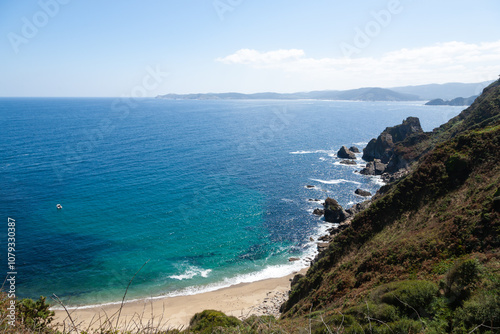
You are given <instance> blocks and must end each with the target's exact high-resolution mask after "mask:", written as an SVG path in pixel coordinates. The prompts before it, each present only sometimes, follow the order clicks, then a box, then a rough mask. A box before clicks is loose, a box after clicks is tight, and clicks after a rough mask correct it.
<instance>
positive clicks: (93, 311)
mask: <svg viewBox="0 0 500 334" xmlns="http://www.w3.org/2000/svg"><path fill="white" fill-rule="evenodd" d="M306 271H307V269H303V270H302V271H300V273H305V272H306ZM295 274H297V273H295ZM295 274H292V275H289V276H286V277H281V278H272V279H266V280H261V281H257V282H252V283H242V284H238V285H234V286H231V287H228V288H223V289H220V290H217V291H211V292H206V293H200V294H197V295H192V296H179V297H168V298H161V299H153V300H151V299H144V300H139V301H134V302H129V303H125V304H124V306H123V309H122V310H121V314H120V318H119V327H120V328H122V329H136V328H137V327H139V328H143V327H145V326H150V325H152V326H155V327H160V328H162V329H166V328H168V327H169V328H185V327H187V326H188V325H189V320H190V319H191V317H192V316H193V315H194V314H195V313H197V312H201V311H203V310H207V309H214V310H219V311H222V312H224V313H225V314H227V315H233V316H235V317H238V318H240V319H241V318H246V317H248V316H250V315H252V314H257V315H263V314H272V315H275V316H277V315H278V314H279V305H280V304H281V303H282V302H283V301H284V300H285V299H286V298H287V295H288V291H289V290H290V280H291V278H293V276H295ZM119 308H120V305H103V306H97V307H93V308H82V309H70V310H68V311H69V313H70V315H71V319H72V320H73V323H74V324H75V325H76V326H77V327H78V328H79V329H81V330H83V329H87V328H89V329H91V328H99V327H103V326H104V327H106V326H109V323H112V324H113V326H115V325H116V322H117V313H118V311H119ZM55 313H56V315H55V320H54V323H60V324H61V326H65V328H72V326H73V325H72V323H71V320H70V319H69V317H68V315H67V313H66V312H65V311H64V310H55ZM106 319H111V321H108V322H107V321H106ZM106 323H108V325H106ZM106 328H107V327H106Z"/></svg>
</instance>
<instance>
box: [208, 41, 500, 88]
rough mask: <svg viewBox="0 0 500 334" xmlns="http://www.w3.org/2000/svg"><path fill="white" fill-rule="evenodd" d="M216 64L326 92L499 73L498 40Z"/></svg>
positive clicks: (244, 54) (280, 53)
mask: <svg viewBox="0 0 500 334" xmlns="http://www.w3.org/2000/svg"><path fill="white" fill-rule="evenodd" d="M216 60H217V61H218V62H221V63H224V64H242V65H246V66H250V67H252V68H255V69H266V70H278V71H282V72H284V74H285V75H284V76H283V77H284V78H285V77H286V78H287V79H286V80H290V75H292V78H293V79H295V80H303V81H304V82H306V81H309V82H316V83H318V84H319V83H322V84H324V86H323V88H324V89H330V88H331V89H339V88H353V87H361V86H385V87H389V86H395V85H405V84H424V83H431V82H437V83H443V82H450V81H459V82H478V81H486V80H489V79H493V78H495V77H496V75H498V74H500V40H499V41H495V42H484V43H478V44H472V43H464V42H456V41H453V42H446V43H439V44H435V45H431V46H426V47H421V48H413V49H406V48H405V49H400V50H395V51H390V52H387V53H385V54H383V55H381V56H380V57H353V58H344V57H341V58H319V59H318V58H310V57H306V54H305V52H304V51H303V50H299V49H290V50H276V51H268V52H260V51H257V50H251V49H242V50H239V51H237V52H235V53H234V54H231V55H228V56H226V57H223V58H218V59H216ZM342 84H343V86H342ZM325 85H326V86H325ZM332 86H335V87H332ZM318 88H320V87H318V85H316V87H314V89H318ZM306 89H307V88H306Z"/></svg>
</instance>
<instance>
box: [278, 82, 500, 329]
mask: <svg viewBox="0 0 500 334" xmlns="http://www.w3.org/2000/svg"><path fill="white" fill-rule="evenodd" d="M371 143H372V142H371ZM369 146H370V147H367V149H366V150H365V155H364V158H367V159H381V160H382V161H386V162H387V163H389V164H390V163H391V161H392V160H393V159H394V156H397V157H398V158H399V159H404V160H405V163H407V164H408V163H411V162H412V161H414V160H415V159H417V160H418V161H416V162H415V165H414V166H413V167H412V171H411V173H410V174H408V175H407V176H406V177H404V178H402V179H400V180H398V181H396V183H394V184H391V185H390V186H387V187H385V189H384V195H378V196H377V197H378V198H376V199H375V200H374V202H373V203H372V205H371V206H370V207H369V208H368V209H366V210H364V211H362V212H361V213H359V214H358V215H357V216H356V217H355V218H354V219H353V220H352V222H351V225H350V227H348V228H347V229H345V230H344V231H342V232H341V233H339V234H338V235H337V236H336V237H335V239H334V240H333V241H332V242H331V243H330V245H329V247H328V248H327V249H326V250H325V251H324V253H323V254H322V256H321V259H320V260H319V261H317V262H316V263H315V264H314V265H313V266H312V267H311V268H310V269H309V271H308V272H307V275H306V276H305V277H303V278H301V279H300V280H299V281H298V282H297V283H296V284H295V285H294V287H293V288H292V291H291V294H290V298H289V300H288V301H287V302H286V303H285V304H284V305H283V307H282V310H283V311H285V312H286V313H285V317H287V318H296V317H297V316H300V315H301V314H309V313H310V312H311V311H318V312H320V311H321V312H322V313H321V314H323V315H322V321H323V320H325V321H326V323H330V326H336V325H339V324H340V320H342V321H344V320H345V319H344V318H343V317H340V313H339V312H343V313H342V314H344V315H345V314H347V315H348V316H347V317H351V318H349V321H350V324H351V325H352V326H359V328H358V327H356V328H358V329H357V330H358V331H359V332H362V329H363V326H366V329H368V325H369V326H370V327H369V328H370V329H372V326H375V323H372V322H370V323H368V321H367V320H366V319H367V315H366V314H367V312H368V313H369V312H370V309H372V310H374V311H373V312H376V311H375V310H379V311H380V310H386V311H387V312H389V310H390V312H392V313H390V312H389V313H390V315H387V314H379V315H378V317H379V318H378V319H377V320H380V321H383V322H385V323H386V325H387V326H388V327H389V328H392V329H391V330H393V332H398V330H402V329H401V328H403V327H404V326H406V327H404V329H403V331H405V332H408V331H424V330H427V329H429V330H430V329H431V328H432V330H434V331H437V332H455V333H462V332H469V331H471V330H472V329H474V328H475V327H476V326H479V327H478V328H477V329H476V330H477V332H487V330H488V328H490V330H491V328H493V327H500V316H499V314H500V297H499V296H500V283H499V282H500V254H499V253H500V252H499V246H500V237H499V232H500V212H499V207H500V204H499V203H500V164H499V163H500V154H499V152H500V81H497V82H494V83H493V84H492V85H490V86H489V87H487V88H486V89H485V90H484V92H483V94H482V95H481V96H480V97H479V98H478V99H476V101H475V102H474V103H473V105H472V106H471V107H469V108H468V109H466V110H464V111H463V112H462V113H461V114H460V115H458V116H457V117H455V118H453V119H452V120H450V121H449V122H448V123H446V124H444V125H443V126H441V127H440V128H438V129H436V130H435V131H433V132H432V133H427V134H424V133H423V132H422V130H421V128H420V124H419V122H418V119H417V120H415V119H413V118H412V119H407V120H406V121H405V122H403V125H401V126H399V127H393V128H387V129H386V130H385V131H384V132H383V133H382V135H381V136H379V138H377V139H376V140H375V142H373V143H372V144H371V145H370V144H369ZM466 273H467V274H466ZM410 279H412V281H410ZM390 282H394V283H390ZM398 282H399V283H398ZM460 282H461V283H460ZM389 283H390V284H389ZM391 284H392V285H391ZM454 284H455V285H454ZM457 284H458V285H457ZM381 289H382V290H381ZM390 291H393V292H391V293H389V292H390ZM398 291H399V292H398ZM405 291H406V292H405ZM452 291H454V292H452ZM387 293H389V294H387ZM391 294H392V295H391ZM384 296H385V297H384ZM412 296H413V297H412ZM488 296H496V297H488ZM424 297H425V298H424ZM395 298H396V299H395ZM365 304H366V305H365ZM411 304H413V305H411ZM369 305H370V306H369ZM374 305H375V306H376V307H374ZM478 305H479V306H478ZM481 305H482V306H481ZM480 306H481V307H480ZM410 308H411V309H413V310H415V311H416V312H417V314H418V315H419V317H418V318H417V317H416V316H415V312H413V311H411V309H410ZM481 308H482V309H484V308H486V309H489V310H490V311H488V312H483V313H480V311H479V309H481ZM412 312H413V313H412ZM411 314H413V318H412V316H411ZM445 314H446V315H445ZM420 317H422V318H424V320H423V321H419V319H420ZM346 319H347V318H346ZM363 319H364V320H363ZM403 320H404V321H406V322H405V325H404V324H403V323H402V321H403ZM346 321H347V320H346ZM486 323H488V325H486ZM345 324H346V323H345V322H343V326H346V325H345ZM376 324H377V325H380V322H379V323H376ZM351 325H350V326H351ZM400 325H401V326H403V327H397V326H400ZM412 326H416V327H412ZM481 326H483V327H481ZM486 326H489V327H486ZM382 327H384V326H382V325H381V327H380V328H382ZM353 328H355V327H353ZM360 328H361V329H360ZM397 328H400V329H397ZM412 328H414V329H412ZM415 328H416V329H415ZM394 330H395V331H394ZM381 331H382V332H383V329H381Z"/></svg>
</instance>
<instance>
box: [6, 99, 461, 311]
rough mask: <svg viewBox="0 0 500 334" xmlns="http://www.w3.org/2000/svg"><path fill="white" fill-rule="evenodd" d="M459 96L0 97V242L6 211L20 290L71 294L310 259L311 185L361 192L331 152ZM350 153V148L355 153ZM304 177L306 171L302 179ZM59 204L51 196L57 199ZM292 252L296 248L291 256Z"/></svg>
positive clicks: (131, 295) (145, 292)
mask: <svg viewBox="0 0 500 334" xmlns="http://www.w3.org/2000/svg"><path fill="white" fill-rule="evenodd" d="M462 109H463V108H460V107H449V106H424V105H423V102H345V101H189V100H160V99H152V98H151V99H138V100H134V101H128V100H120V99H113V98H2V99H0V129H1V132H0V142H1V147H0V182H1V183H0V186H1V193H0V214H1V216H0V219H1V221H3V223H2V224H0V238H1V239H0V247H1V248H2V249H1V251H0V253H1V254H2V259H1V261H2V263H1V266H2V268H3V269H2V271H3V272H5V274H6V273H7V271H8V270H7V259H6V256H4V255H5V254H6V253H7V219H8V217H10V218H13V219H15V220H16V269H17V275H16V288H17V291H16V292H17V295H18V296H20V297H32V298H38V297H39V296H40V295H45V296H51V295H52V294H53V293H54V294H56V295H57V296H59V297H60V298H61V299H63V300H64V301H65V302H66V303H67V304H68V305H70V306H76V305H95V304H101V303H109V302H117V301H121V298H122V296H123V293H124V291H125V288H126V287H127V284H128V283H129V281H130V279H131V278H132V277H133V276H134V274H135V273H136V272H137V271H138V270H139V268H141V266H142V265H143V264H144V263H145V262H146V261H149V262H148V263H147V264H146V265H145V266H144V268H143V269H142V270H141V271H140V272H139V273H138V274H137V276H136V277H135V279H134V281H133V283H132V285H131V287H130V289H129V291H128V295H127V299H128V300H131V299H137V298H144V297H158V296H165V295H170V296H174V295H182V294H192V293H197V292H201V291H208V290H214V289H218V288H221V287H224V286H229V285H232V284H236V283H240V282H251V281H255V280H259V279H263V278H269V277H279V276H284V275H287V274H289V273H292V272H293V271H295V270H298V269H300V268H303V267H305V266H306V265H307V258H308V257H313V256H314V252H315V244H314V243H313V242H310V237H311V236H317V235H319V234H321V231H324V230H325V228H326V226H325V223H324V222H322V221H321V219H319V218H318V217H315V216H313V215H312V214H311V212H312V210H313V209H314V208H316V207H319V206H320V204H319V203H317V202H311V201H309V199H319V200H324V199H325V198H326V197H327V196H330V197H334V198H336V199H337V200H338V201H339V203H340V204H341V205H343V206H348V205H350V204H353V203H356V202H360V201H362V200H363V198H361V197H358V196H356V195H355V194H354V190H355V189H356V188H363V189H366V190H369V191H371V192H374V191H376V190H377V189H378V187H380V181H379V180H378V179H377V178H375V177H368V176H362V175H359V174H356V173H355V171H356V170H359V169H360V166H359V165H358V166H355V167H353V166H345V165H340V164H339V159H337V158H336V157H335V153H336V152H337V150H338V149H339V148H340V146H341V145H347V146H351V145H354V144H355V145H357V146H359V147H360V148H362V147H364V146H365V145H366V143H367V142H368V141H369V140H370V139H371V138H373V137H376V136H377V135H378V134H379V133H380V132H381V131H382V130H383V129H384V128H385V127H387V126H392V125H396V124H399V123H401V121H402V120H403V119H405V118H406V117H408V116H417V117H419V118H420V120H421V124H422V126H423V128H424V130H426V131H430V130H432V129H433V128H434V127H436V126H438V125H440V124H442V123H444V122H446V121H447V120H448V119H450V118H451V117H453V116H455V115H457V114H458V113H459V112H460V111H461V110H462ZM358 162H359V163H362V161H361V160H360V158H359V161H358ZM306 185H314V186H315V188H313V189H308V188H306ZM58 203H59V204H61V205H62V206H63V209H62V210H58V209H57V208H56V204H58ZM290 257H300V258H301V259H302V260H301V261H297V262H289V261H288V259H289V258H290Z"/></svg>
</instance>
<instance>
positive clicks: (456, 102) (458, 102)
mask: <svg viewBox="0 0 500 334" xmlns="http://www.w3.org/2000/svg"><path fill="white" fill-rule="evenodd" d="M477 97H478V95H474V96H471V97H467V98H463V97H456V98H454V99H452V100H449V101H445V100H443V99H434V100H431V101H429V102H427V103H426V104H425V105H426V106H470V105H471V104H472V103H473V102H474V100H475V99H476V98H477Z"/></svg>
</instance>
